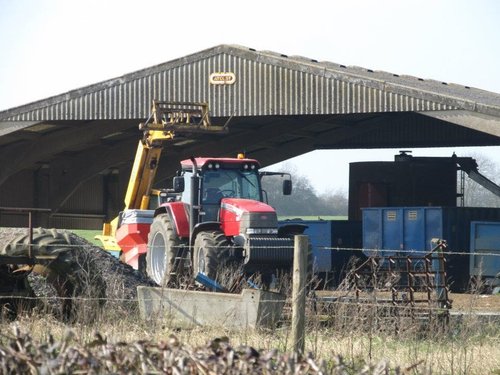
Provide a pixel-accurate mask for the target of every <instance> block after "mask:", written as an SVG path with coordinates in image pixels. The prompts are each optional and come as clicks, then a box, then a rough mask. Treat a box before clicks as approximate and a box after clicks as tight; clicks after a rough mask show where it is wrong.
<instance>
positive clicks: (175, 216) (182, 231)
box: [161, 202, 189, 238]
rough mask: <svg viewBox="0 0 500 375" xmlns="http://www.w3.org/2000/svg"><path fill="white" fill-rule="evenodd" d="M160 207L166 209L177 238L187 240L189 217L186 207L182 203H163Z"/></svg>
mask: <svg viewBox="0 0 500 375" xmlns="http://www.w3.org/2000/svg"><path fill="white" fill-rule="evenodd" d="M161 207H166V208H167V211H168V212H169V214H170V218H171V219H172V220H173V224H174V228H175V232H176V233H177V236H178V237H185V238H189V215H188V206H187V204H185V203H184V202H169V203H164V204H162V205H161Z"/></svg>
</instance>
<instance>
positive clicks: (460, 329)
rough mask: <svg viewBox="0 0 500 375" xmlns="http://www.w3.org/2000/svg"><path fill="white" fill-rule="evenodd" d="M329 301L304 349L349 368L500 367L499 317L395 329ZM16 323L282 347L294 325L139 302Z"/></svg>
mask: <svg viewBox="0 0 500 375" xmlns="http://www.w3.org/2000/svg"><path fill="white" fill-rule="evenodd" d="M332 309H333V310H334V311H335V314H334V318H332V320H331V321H330V322H329V325H328V326H325V323H324V321H323V320H320V319H319V318H318V316H316V315H312V316H309V317H308V329H307V335H306V352H310V353H312V356H313V357H314V358H317V359H318V360H324V361H326V363H327V364H330V365H331V366H333V363H337V362H336V361H338V360H339V358H343V361H344V364H345V365H346V366H348V367H349V368H350V369H351V370H352V371H351V372H346V373H358V372H356V371H358V370H359V371H361V369H362V368H363V366H365V365H366V364H371V365H372V366H376V365H377V364H380V363H382V362H383V363H387V364H388V366H389V367H390V368H392V369H394V368H396V367H397V366H400V367H401V368H410V367H412V366H414V367H413V369H412V370H411V371H410V372H407V373H415V374H430V373H432V374H499V373H500V329H499V327H498V325H492V326H489V327H486V326H484V324H483V323H481V322H479V321H477V320H474V319H473V318H468V320H467V321H465V322H463V323H462V325H461V326H453V325H452V326H450V327H448V328H447V329H445V328H444V327H443V326H442V325H439V324H436V325H430V326H427V325H420V324H418V323H416V322H413V323H412V322H411V321H405V322H404V323H403V324H405V326H404V327H400V328H404V329H401V330H400V331H399V333H398V334H395V332H394V330H393V329H392V328H393V326H392V325H393V324H394V321H390V320H386V318H385V317H384V316H380V309H378V310H377V309H375V308H372V307H359V306H358V307H356V308H355V309H353V308H352V306H351V307H349V305H345V304H337V305H335V306H333V307H332ZM354 311H355V312H356V314H354ZM377 314H379V316H377ZM94 316H95V314H94ZM13 324H17V325H18V326H19V327H22V329H23V330H24V331H26V332H30V334H31V336H32V337H33V338H34V339H35V340H39V341H40V342H47V341H48V340H49V338H50V337H54V338H56V340H63V339H64V337H66V336H67V332H68V329H70V330H71V332H72V334H74V336H75V339H74V340H75V342H79V343H91V342H93V341H95V339H96V332H99V334H100V335H101V336H102V337H103V338H105V341H106V342H107V343H114V344H116V343H120V342H125V343H134V342H143V341H144V340H148V341H150V342H161V341H165V340H168V338H169V337H170V336H171V335H172V334H174V335H175V337H176V339H178V340H179V341H180V342H182V343H183V344H184V345H186V346H187V347H189V348H193V350H195V348H199V347H205V346H206V345H207V342H209V341H211V340H213V339H214V338H221V337H229V338H230V342H231V345H232V346H233V347H238V346H242V345H244V346H248V347H253V348H256V349H258V350H260V351H262V352H267V351H272V350H277V351H278V352H279V353H286V352H290V350H291V343H290V331H289V327H288V325H287V324H286V323H285V324H283V325H282V326H281V327H279V328H275V329H272V330H264V329H262V330H251V329H244V330H239V331H230V330H227V329H224V328H223V327H214V328H203V327H198V328H194V329H190V330H180V329H176V328H175V327H169V326H168V324H167V323H166V322H165V321H163V320H162V319H161V318H158V319H157V320H156V321H153V322H145V321H143V320H141V319H140V318H139V316H138V312H137V310H135V309H130V310H128V311H124V310H122V309H119V310H116V311H115V310H112V309H109V310H104V311H103V312H101V313H100V315H99V316H98V317H97V318H96V319H95V320H94V321H93V322H92V323H89V322H86V323H74V324H72V325H67V324H63V323H61V322H60V321H58V320H56V319H55V318H53V317H51V316H50V315H48V314H38V315H37V314H34V313H33V314H25V315H22V316H20V317H19V318H18V320H17V322H15V323H12V322H8V321H2V322H1V323H0V330H1V332H3V333H4V332H9V331H11V330H12V325H13ZM0 343H3V344H5V337H2V338H1V339H0ZM354 369H356V370H354ZM332 373H335V372H332ZM359 373H361V372H359ZM367 373H375V372H367Z"/></svg>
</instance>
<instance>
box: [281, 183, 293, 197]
mask: <svg viewBox="0 0 500 375" xmlns="http://www.w3.org/2000/svg"><path fill="white" fill-rule="evenodd" d="M291 194H292V180H283V195H291Z"/></svg>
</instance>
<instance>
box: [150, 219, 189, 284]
mask: <svg viewBox="0 0 500 375" xmlns="http://www.w3.org/2000/svg"><path fill="white" fill-rule="evenodd" d="M183 269H184V246H183V243H182V241H181V240H180V239H179V238H178V237H177V235H176V233H175V231H174V228H173V226H172V223H171V222H170V218H169V216H168V214H161V215H158V216H156V217H155V218H154V220H153V223H152V224H151V228H150V230H149V235H148V251H147V253H146V271H147V274H148V276H149V277H150V278H151V279H152V280H153V281H154V282H156V283H157V284H158V285H161V286H167V285H168V284H173V283H175V282H177V281H179V278H178V276H179V275H180V274H181V273H182V271H183Z"/></svg>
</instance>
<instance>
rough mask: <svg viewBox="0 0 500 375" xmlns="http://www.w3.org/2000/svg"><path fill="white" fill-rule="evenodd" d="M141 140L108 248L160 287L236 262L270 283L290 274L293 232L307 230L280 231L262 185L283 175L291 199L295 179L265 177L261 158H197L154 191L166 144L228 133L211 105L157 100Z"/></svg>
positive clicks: (108, 229)
mask: <svg viewBox="0 0 500 375" xmlns="http://www.w3.org/2000/svg"><path fill="white" fill-rule="evenodd" d="M139 129H140V130H142V131H143V138H142V139H141V140H140V141H139V146H138V149H137V152H136V156H135V161H134V165H133V168H132V172H131V176H130V180H129V185H128V189H127V193H126V196H125V208H124V210H123V211H122V212H120V213H119V215H118V217H117V218H115V219H114V220H113V221H112V222H111V223H109V224H104V227H103V235H102V236H98V238H99V239H100V240H101V241H102V242H103V245H104V248H105V249H107V250H110V251H119V253H120V259H121V260H122V261H124V262H125V263H127V264H129V265H131V266H132V267H134V268H135V269H138V270H139V271H141V272H143V273H145V274H147V275H148V276H149V277H150V278H151V279H153V280H154V281H155V282H156V283H158V284H159V285H175V284H176V283H177V282H178V281H179V279H180V278H179V276H181V275H184V276H185V275H190V277H188V278H191V279H193V278H195V277H196V276H197V275H205V276H206V277H207V278H208V279H211V280H214V279H215V275H216V272H217V269H218V267H219V266H222V265H225V264H229V263H233V264H238V265H240V266H241V267H243V273H244V274H246V275H251V274H255V273H257V272H258V273H259V274H260V275H261V276H262V280H263V284H269V282H270V280H271V278H272V275H273V273H274V272H275V271H276V270H277V269H286V268H290V267H291V265H292V261H293V239H292V235H293V234H298V233H301V232H302V231H303V230H304V227H303V226H298V225H289V226H281V227H279V228H278V220H277V214H276V212H275V210H274V209H273V208H272V207H271V206H269V205H268V204H267V203H265V201H266V197H267V195H266V192H265V191H263V189H262V187H261V178H262V176H264V175H279V176H281V177H282V180H283V181H282V189H283V194H285V195H288V194H291V190H292V183H291V178H290V175H289V174H287V173H277V172H259V168H260V164H259V162H258V161H257V160H254V159H249V158H246V157H245V156H244V155H242V154H240V155H238V157H236V158H215V157H191V158H189V159H186V160H183V161H181V165H180V170H179V171H178V172H177V175H176V176H175V177H174V178H173V186H172V188H166V189H153V188H152V186H153V182H154V179H155V175H156V171H157V168H158V165H159V160H160V155H161V152H162V150H163V149H164V147H165V145H166V144H168V143H169V142H171V141H172V140H173V139H174V138H177V137H179V136H186V135H188V136H189V135H198V134H205V135H206V134H213V135H217V134H221V133H224V132H226V127H222V126H215V125H212V124H211V122H210V118H209V115H208V107H207V105H206V104H203V103H184V102H174V103H171V102H156V101H155V102H153V107H152V115H151V117H150V118H149V119H148V121H146V122H145V123H143V124H140V125H139Z"/></svg>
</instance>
